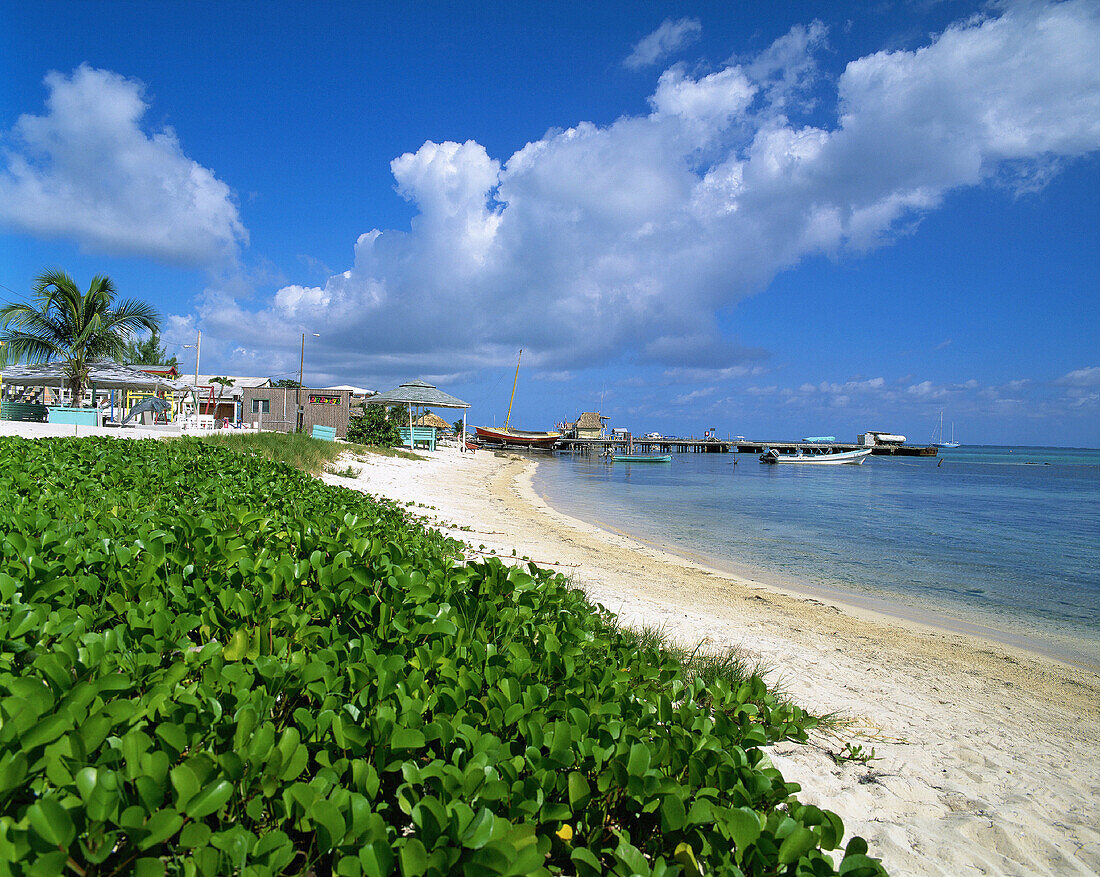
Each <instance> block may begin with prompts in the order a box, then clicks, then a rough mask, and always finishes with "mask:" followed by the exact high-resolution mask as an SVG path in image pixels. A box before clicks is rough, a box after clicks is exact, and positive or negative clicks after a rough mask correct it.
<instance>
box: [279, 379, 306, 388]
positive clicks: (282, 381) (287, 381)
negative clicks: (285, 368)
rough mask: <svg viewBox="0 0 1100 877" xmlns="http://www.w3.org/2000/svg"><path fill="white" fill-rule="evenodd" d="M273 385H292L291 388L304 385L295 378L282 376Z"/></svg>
mask: <svg viewBox="0 0 1100 877" xmlns="http://www.w3.org/2000/svg"><path fill="white" fill-rule="evenodd" d="M272 386H275V387H290V388H292V389H293V388H294V387H300V386H302V385H301V384H299V383H298V382H297V381H296V380H294V379H293V378H280V379H279V380H277V381H275V383H274V384H273V385H272Z"/></svg>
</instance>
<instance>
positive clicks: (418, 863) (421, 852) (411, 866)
mask: <svg viewBox="0 0 1100 877" xmlns="http://www.w3.org/2000/svg"><path fill="white" fill-rule="evenodd" d="M397 860H398V862H399V863H400V865H401V874H402V877H419V875H421V874H423V873H424V872H425V871H427V870H428V852H427V850H425V849H424V844H422V843H421V842H420V841H419V840H417V839H416V838H415V837H410V838H406V839H405V843H404V844H403V845H402V846H401V849H400V850H398V853H397Z"/></svg>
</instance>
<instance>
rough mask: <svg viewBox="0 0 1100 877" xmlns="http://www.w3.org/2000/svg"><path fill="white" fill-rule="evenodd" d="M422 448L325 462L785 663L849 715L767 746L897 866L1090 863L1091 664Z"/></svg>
mask: <svg viewBox="0 0 1100 877" xmlns="http://www.w3.org/2000/svg"><path fill="white" fill-rule="evenodd" d="M71 429H72V427H65V428H58V427H50V426H49V425H38V424H9V423H7V422H0V434H13V433H14V434H20V435H24V436H28V437H37V436H45V435H51V434H52V435H59V434H60V435H72V434H73V433H72V432H70V431H69V430H71ZM120 432H121V431H119V430H106V431H103V432H100V431H98V430H96V431H93V430H91V429H87V428H81V430H80V432H79V434H80V435H88V434H112V435H115V436H118V435H119V434H120ZM124 434H125V436H126V437H128V438H129V437H132V438H138V437H145V436H146V435H148V436H149V437H153V436H152V435H150V434H149V433H146V432H145V431H144V430H133V431H129V430H127V431H126V432H125V433H124ZM155 435H156V437H158V438H163V437H168V436H166V435H165V434H164V433H159V434H155ZM426 456H427V459H425V460H403V459H399V458H389V457H382V456H376V455H372V456H369V457H365V458H359V457H357V456H355V455H354V454H350V453H349V454H345V455H344V456H343V457H342V459H341V461H340V463H339V464H338V468H340V469H343V468H345V467H346V466H349V465H350V466H351V467H352V469H354V470H358V475H357V476H356V477H355V478H345V477H339V476H335V475H325V476H323V477H324V480H325V481H327V482H329V483H332V484H338V485H341V486H343V487H348V488H353V489H357V490H361V491H365V492H367V493H371V494H374V495H378V496H384V497H388V498H390V499H393V500H396V501H398V502H399V503H401V504H408V505H409V511H410V512H412V513H414V514H416V515H419V516H420V517H422V518H423V519H424V520H425V521H426V522H427V523H428V524H429V525H431V526H435V527H438V528H440V529H442V530H443V531H444V532H446V533H448V535H452V536H454V537H455V538H458V539H461V540H463V541H464V542H466V543H467V544H469V545H471V546H472V549H473V550H474V551H475V552H483V553H485V554H490V553H495V554H496V555H498V556H501V557H502V559H504V560H510V559H511V558H512V552H513V550H514V551H515V554H516V556H517V557H520V558H523V557H529V558H530V559H532V560H534V561H535V562H537V563H539V564H540V565H543V566H550V567H553V568H555V569H558V570H560V571H561V572H562V573H564V574H565V575H568V576H570V577H571V579H572V581H573V583H574V584H575V585H576V586H577V587H581V588H584V589H585V590H586V591H587V592H588V594H589V595H590V597H591V598H592V599H593V600H595V601H597V602H600V603H602V604H603V605H605V606H607V607H608V608H610V609H612V610H613V611H615V612H617V613H618V614H619V615H620V616H621V617H622V618H623V619H624V620H625V621H626V622H628V623H631V624H639V625H640V624H649V625H657V626H661V627H663V628H664V629H665V631H666V632H667V633H668V634H670V635H671V636H673V637H675V638H677V639H678V640H680V641H681V642H683V643H684V644H685V645H691V646H694V645H696V644H698V643H700V642H704V643H707V644H710V645H712V646H713V647H715V648H723V647H726V646H736V647H739V648H741V649H742V650H744V651H745V652H746V653H748V654H749V655H750V656H754V657H759V658H761V659H762V660H763V661H764V662H765V663H766V664H767V665H768V666H770V667H772V668H775V669H776V671H777V672H779V673H781V674H782V676H781V679H780V681H781V683H782V684H783V686H784V687H785V689H786V690H787V691H788V692H789V693H790V694H791V695H792V696H793V697H794V698H795V699H796V701H797V702H799V703H800V704H801V705H803V706H804V707H806V708H808V709H810V710H812V711H814V712H820V713H824V712H831V711H841V712H843V713H844V714H846V715H847V716H848V717H850V718H851V720H852V723H851V725H850V727H849V728H848V729H846V730H845V731H844V732H843V736H842V737H837V736H835V735H834V736H826V735H818V736H816V737H815V738H814V739H813V740H812V742H811V743H810V744H809V745H806V746H795V745H786V744H785V745H782V746H780V747H777V748H775V749H774V750H773V753H772V755H773V760H774V762H775V764H776V766H777V767H779V768H780V770H781V771H782V772H783V775H784V776H785V777H786V778H787V779H788V780H792V781H795V782H798V783H800V784H801V785H802V787H803V791H802V793H801V794H800V798H801V799H802V800H803V801H806V802H809V803H813V804H817V805H819V806H822V807H827V808H829V809H830V810H834V811H835V812H837V813H838V814H840V816H841V817H842V818H843V820H844V824H845V828H846V836H849V837H850V836H851V835H854V834H859V835H862V836H863V837H865V838H867V840H868V843H869V844H870V847H871V853H872V855H876V856H879V857H881V858H882V859H883V861H884V863H885V865H886V866H887V868H888V869H889V870H890V872H891V873H892V874H894V875H909V874H912V875H924V874H943V875H970V874H997V875H1002V874H1003V875H1020V877H1023V875H1032V874H1036V875H1047V874H1049V875H1064V874H1082V875H1084V874H1096V873H1100V675H1097V674H1095V673H1093V672H1090V671H1088V670H1084V669H1078V668H1073V667H1069V666H1067V665H1064V664H1060V663H1058V662H1055V661H1051V660H1047V659H1044V658H1042V657H1040V656H1035V655H1030V654H1027V653H1024V652H1022V651H1019V650H1016V649H1013V648H1012V647H1010V646H1007V645H1002V644H999V643H989V642H986V641H983V640H980V639H976V638H974V637H970V636H967V635H964V634H956V633H949V632H945V631H938V630H935V629H932V628H928V627H925V626H921V625H916V624H912V623H909V622H905V621H902V620H900V619H892V618H889V617H885V616H881V615H876V614H875V613H873V612H870V611H865V610H860V609H858V608H852V607H848V606H843V605H838V604H832V603H830V602H826V601H822V600H817V599H814V598H813V597H809V596H806V595H805V594H799V593H793V592H784V591H782V590H780V589H777V588H774V587H770V586H768V585H765V584H763V583H760V582H755V581H751V580H749V579H746V578H740V577H737V576H734V575H730V574H728V573H724V572H721V571H718V570H715V569H710V568H708V567H706V566H704V565H702V564H699V563H694V562H692V561H690V560H686V559H684V558H681V557H677V556H674V555H672V554H668V553H665V552H662V551H660V550H658V549H656V548H654V547H652V546H649V545H645V544H643V543H641V542H638V541H635V540H632V539H631V538H629V537H628V536H626V535H622V534H615V533H609V532H607V531H605V530H601V529H599V528H598V527H595V526H593V525H591V524H588V523H585V522H582V521H578V520H576V519H573V518H571V517H569V516H567V515H564V514H562V513H560V512H558V511H556V510H554V509H552V508H550V507H549V506H548V505H547V504H546V503H545V502H544V501H543V499H542V498H541V497H539V496H538V495H537V493H536V492H535V490H534V489H533V487H532V476H533V473H534V470H535V467H536V464H535V463H533V462H532V461H530V460H528V459H525V458H522V457H519V456H516V455H504V454H494V453H492V452H486V451H480V452H478V453H476V454H459V453H458V452H457V451H456V450H455V449H453V448H450V449H441V450H439V451H437V452H435V453H433V454H428V455H426ZM844 740H848V741H851V742H852V743H855V744H860V745H862V746H863V747H864V748H865V749H870V747H872V746H873V747H874V748H875V753H876V756H877V758H876V759H875V760H874V761H872V762H871V763H869V764H858V763H842V764H836V763H835V762H834V761H833V759H832V758H831V757H830V751H831V752H839V750H840V748H841V746H842V743H843V741H844Z"/></svg>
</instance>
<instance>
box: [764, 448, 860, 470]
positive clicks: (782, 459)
mask: <svg viewBox="0 0 1100 877" xmlns="http://www.w3.org/2000/svg"><path fill="white" fill-rule="evenodd" d="M869 456H871V449H870V448H860V449H859V450H856V451H833V450H832V449H831V448H797V449H796V450H795V451H794V452H793V453H790V454H782V453H780V452H779V451H777V450H776V449H775V448H767V449H765V451H764V453H762V454H761V455H760V462H761V463H808V464H812V465H815V466H843V465H846V464H848V465H854V466H861V465H863V461H864V459H866V458H867V457H869Z"/></svg>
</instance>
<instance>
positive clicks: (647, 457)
mask: <svg viewBox="0 0 1100 877" xmlns="http://www.w3.org/2000/svg"><path fill="white" fill-rule="evenodd" d="M611 459H612V461H614V462H616V463H671V462H672V454H615V455H613V456H612V458H611Z"/></svg>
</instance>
